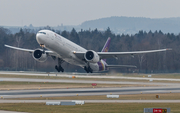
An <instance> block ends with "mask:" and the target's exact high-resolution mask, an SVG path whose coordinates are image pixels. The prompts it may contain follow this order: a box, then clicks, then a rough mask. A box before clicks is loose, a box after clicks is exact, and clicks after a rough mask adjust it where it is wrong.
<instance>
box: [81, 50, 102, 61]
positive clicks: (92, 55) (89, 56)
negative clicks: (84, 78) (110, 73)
mask: <svg viewBox="0 0 180 113" xmlns="http://www.w3.org/2000/svg"><path fill="white" fill-rule="evenodd" d="M84 58H85V60H86V61H88V62H90V63H97V62H99V60H100V58H99V55H98V54H97V53H96V52H95V51H93V50H89V51H87V52H86V53H85V54H84Z"/></svg>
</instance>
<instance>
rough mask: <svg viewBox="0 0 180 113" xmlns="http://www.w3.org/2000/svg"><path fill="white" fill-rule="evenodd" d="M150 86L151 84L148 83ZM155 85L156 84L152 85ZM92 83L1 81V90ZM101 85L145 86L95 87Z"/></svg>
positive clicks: (80, 85) (85, 86)
mask: <svg viewBox="0 0 180 113" xmlns="http://www.w3.org/2000/svg"><path fill="white" fill-rule="evenodd" d="M146 86H150V85H146ZM151 86H155V85H151ZM92 87H93V86H92V84H90V83H87V84H86V83H52V82H8V81H7V82H6V81H1V82H0V90H12V89H13V90H15V89H39V88H40V89H47V88H48V89H49V88H51V89H52V88H92ZM100 87H144V85H138V84H137V85H136V84H135V85H128V84H97V86H95V87H94V88H100Z"/></svg>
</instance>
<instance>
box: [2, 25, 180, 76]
mask: <svg viewBox="0 0 180 113" xmlns="http://www.w3.org/2000/svg"><path fill="white" fill-rule="evenodd" d="M43 29H49V30H52V31H54V32H56V33H58V34H60V35H62V36H63V37H65V38H67V39H69V40H71V41H73V42H75V43H76V44H79V45H80V46H82V47H84V48H86V49H87V50H95V51H98V52H99V51H101V49H102V48H103V46H104V44H105V42H106V40H107V38H108V37H111V43H110V48H109V51H110V52H127V51H144V50H153V49H164V48H172V51H166V52H159V53H148V54H139V55H135V56H134V57H133V56H121V57H119V58H118V59H115V58H110V59H107V63H108V64H113V65H115V64H117V65H135V66H137V68H118V69H110V71H114V72H121V73H177V72H180V34H173V33H163V32H162V31H155V32H152V31H149V32H145V31H139V32H138V33H136V34H134V35H129V34H118V35H116V34H115V33H113V32H112V31H111V29H110V28H107V29H106V30H105V31H100V30H97V29H93V30H91V29H89V30H83V29H81V30H80V31H78V32H77V31H76V30H75V29H74V28H73V29H72V30H71V31H70V32H69V31H60V30H53V29H51V28H50V27H48V26H47V27H45V28H43ZM39 30H40V29H39ZM37 32H38V31H33V30H29V29H20V30H19V32H18V33H15V34H13V33H11V31H10V30H8V29H6V28H3V27H0V70H3V71H43V72H50V71H51V72H53V71H54V72H56V70H55V68H54V67H55V65H57V63H58V62H57V60H53V59H52V58H51V57H49V58H48V60H47V61H46V62H43V63H40V62H37V61H35V60H34V59H33V57H32V54H31V53H27V52H22V51H17V50H12V49H10V48H6V47H5V46H4V44H7V45H11V46H16V47H20V48H26V49H36V48H40V46H39V45H38V43H37V41H36V33H37ZM62 67H63V68H64V70H65V72H85V71H84V69H82V68H81V67H78V66H74V65H71V64H68V63H63V64H62Z"/></svg>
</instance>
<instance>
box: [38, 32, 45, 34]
mask: <svg viewBox="0 0 180 113" xmlns="http://www.w3.org/2000/svg"><path fill="white" fill-rule="evenodd" d="M38 33H41V34H46V33H45V32H38Z"/></svg>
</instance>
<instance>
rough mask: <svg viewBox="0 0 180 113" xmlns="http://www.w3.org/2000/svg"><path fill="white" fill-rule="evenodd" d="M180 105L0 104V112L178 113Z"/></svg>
mask: <svg viewBox="0 0 180 113" xmlns="http://www.w3.org/2000/svg"><path fill="white" fill-rule="evenodd" d="M179 106H180V103H146V104H144V103H85V104H84V105H75V106H47V105H45V104H44V103H18V104H0V109H1V110H8V111H19V112H30V113H143V109H144V108H171V112H172V113H180V109H179Z"/></svg>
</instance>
